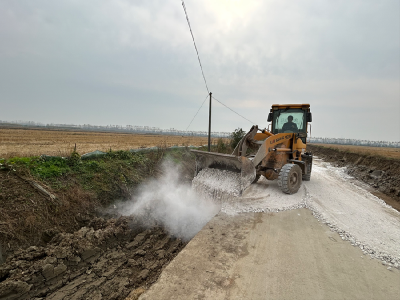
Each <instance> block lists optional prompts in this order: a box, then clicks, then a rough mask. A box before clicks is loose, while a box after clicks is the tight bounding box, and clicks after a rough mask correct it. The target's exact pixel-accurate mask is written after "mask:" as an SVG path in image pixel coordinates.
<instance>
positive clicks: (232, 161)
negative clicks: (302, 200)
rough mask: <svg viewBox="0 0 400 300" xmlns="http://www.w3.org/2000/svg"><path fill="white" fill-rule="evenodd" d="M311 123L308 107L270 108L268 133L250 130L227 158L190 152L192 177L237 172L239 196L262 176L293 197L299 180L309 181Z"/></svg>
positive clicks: (211, 153)
mask: <svg viewBox="0 0 400 300" xmlns="http://www.w3.org/2000/svg"><path fill="white" fill-rule="evenodd" d="M311 121H312V115H311V112H310V105H309V104H274V105H272V108H271V110H270V113H269V114H268V122H271V124H270V125H271V129H270V130H267V129H262V130H260V129H259V128H258V126H257V125H255V126H253V127H251V129H250V131H249V132H248V133H247V134H246V135H245V136H244V137H243V138H242V139H241V140H240V142H239V143H238V145H237V146H236V148H235V150H234V151H233V153H232V154H231V155H229V154H221V153H214V152H205V151H198V150H191V151H192V152H193V153H194V154H195V156H196V171H195V172H196V174H195V175H197V174H198V173H199V172H200V171H201V170H202V169H205V168H216V169H222V170H229V171H232V172H238V173H240V174H241V180H240V183H239V184H240V189H241V192H243V191H244V190H245V189H246V188H247V187H249V186H250V185H251V184H252V183H255V182H257V181H258V179H259V178H260V176H261V175H262V176H264V177H265V178H267V179H268V180H274V179H277V180H278V185H279V187H280V188H281V190H282V191H283V192H284V193H287V194H294V193H296V192H297V191H298V190H299V188H300V186H301V183H302V180H305V181H308V180H310V177H311V167H312V154H311V153H309V152H307V151H306V143H307V128H308V123H309V122H311ZM268 128H269V126H268Z"/></svg>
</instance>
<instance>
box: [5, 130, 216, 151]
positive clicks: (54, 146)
mask: <svg viewBox="0 0 400 300" xmlns="http://www.w3.org/2000/svg"><path fill="white" fill-rule="evenodd" d="M216 141H217V139H212V143H216ZM75 144H76V147H77V152H78V153H80V154H84V153H87V152H91V151H94V150H101V151H107V150H110V148H111V149H112V150H128V149H135V148H140V147H153V146H166V147H170V146H175V145H177V146H181V145H182V146H184V145H188V146H189V145H193V146H201V145H205V144H207V137H190V136H166V135H144V134H143V135H142V134H129V133H116V132H85V131H61V130H38V129H10V128H6V129H4V128H0V157H2V158H7V157H12V156H36V155H42V154H47V155H61V156H66V155H68V154H69V153H70V152H71V151H72V150H73V148H74V146H75Z"/></svg>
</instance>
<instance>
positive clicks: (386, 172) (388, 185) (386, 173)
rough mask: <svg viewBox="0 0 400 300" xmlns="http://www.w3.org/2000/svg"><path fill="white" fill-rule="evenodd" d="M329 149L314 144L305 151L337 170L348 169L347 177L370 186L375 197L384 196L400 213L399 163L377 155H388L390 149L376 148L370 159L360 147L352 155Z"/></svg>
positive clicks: (347, 152)
mask: <svg viewBox="0 0 400 300" xmlns="http://www.w3.org/2000/svg"><path fill="white" fill-rule="evenodd" d="M330 146H331V145H329V147H327V146H322V145H316V144H313V145H308V146H307V149H308V150H311V151H312V152H313V153H314V154H315V155H316V156H318V157H321V158H323V159H324V160H325V161H328V162H332V163H333V164H334V165H336V166H339V167H347V173H348V174H349V175H351V176H353V177H355V178H357V179H358V180H361V181H362V182H365V183H367V184H368V185H369V186H371V188H373V189H374V191H373V192H374V193H375V194H376V195H377V196H378V197H380V196H379V193H380V194H384V195H386V197H380V198H382V199H383V200H384V201H386V203H388V204H389V205H391V206H393V207H394V208H396V209H397V210H399V209H400V159H393V158H387V157H383V156H381V155H380V154H382V153H385V151H386V152H387V153H389V152H390V151H391V149H392V148H389V149H386V150H382V149H381V148H378V149H381V151H378V150H377V151H376V152H375V154H374V155H371V154H366V152H365V149H363V147H362V146H357V147H359V148H354V147H356V146H353V150H352V152H350V151H349V150H347V151H343V150H339V149H337V148H332V147H330ZM368 148H373V147H368ZM369 153H371V152H369ZM378 153H380V154H378Z"/></svg>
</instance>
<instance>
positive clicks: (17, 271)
mask: <svg viewBox="0 0 400 300" xmlns="http://www.w3.org/2000/svg"><path fill="white" fill-rule="evenodd" d="M140 224H141V222H140V220H135V219H132V218H123V217H121V218H119V219H110V220H108V221H106V220H104V219H102V218H96V219H94V220H93V221H91V222H90V224H89V225H88V226H87V227H83V228H81V229H80V230H79V231H77V232H75V233H73V234H68V233H61V234H57V235H56V236H54V237H53V239H52V240H51V242H50V243H49V244H48V246H47V247H36V246H32V247H30V248H28V249H26V250H20V251H17V252H15V253H14V254H13V255H11V256H9V257H8V258H7V261H6V263H4V264H3V265H1V266H0V299H2V300H4V299H7V300H12V299H42V298H45V299H53V300H61V299H125V298H126V297H127V296H128V295H129V293H130V292H131V291H134V293H136V294H137V296H139V295H140V293H141V291H144V289H139V290H137V289H138V288H139V287H147V286H149V285H151V284H152V283H153V282H155V281H156V280H157V278H158V276H159V275H160V273H161V271H162V269H163V268H164V266H165V265H167V264H168V263H169V261H171V260H172V259H173V258H174V257H175V256H176V255H177V253H179V251H180V250H181V249H182V248H183V247H184V245H185V244H184V243H183V242H182V241H181V240H180V239H176V238H174V237H171V236H170V235H169V234H167V233H166V232H165V231H164V230H163V229H162V228H160V227H153V228H151V229H145V228H143V227H141V225H140ZM135 290H136V291H135Z"/></svg>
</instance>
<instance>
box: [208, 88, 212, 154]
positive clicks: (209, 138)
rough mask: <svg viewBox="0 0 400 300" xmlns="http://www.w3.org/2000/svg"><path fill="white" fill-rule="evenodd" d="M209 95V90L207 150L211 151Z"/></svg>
mask: <svg viewBox="0 0 400 300" xmlns="http://www.w3.org/2000/svg"><path fill="white" fill-rule="evenodd" d="M211 97H212V93H211V92H210V108H209V111H208V152H211Z"/></svg>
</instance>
